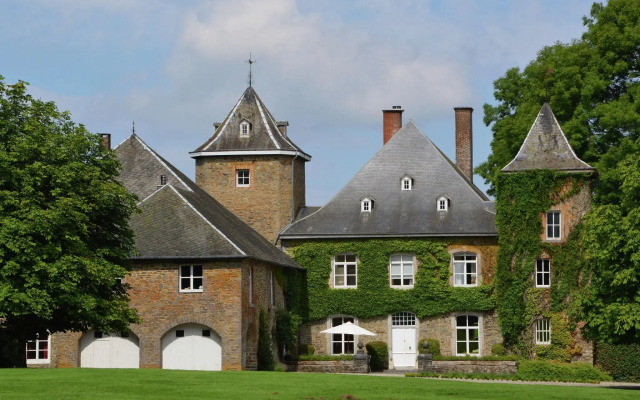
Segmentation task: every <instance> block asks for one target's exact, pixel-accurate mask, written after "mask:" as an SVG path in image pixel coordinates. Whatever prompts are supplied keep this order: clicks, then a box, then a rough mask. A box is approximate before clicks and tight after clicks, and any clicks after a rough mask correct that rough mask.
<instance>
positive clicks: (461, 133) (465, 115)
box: [454, 107, 473, 182]
mask: <svg viewBox="0 0 640 400" xmlns="http://www.w3.org/2000/svg"><path fill="white" fill-rule="evenodd" d="M454 111H455V114H456V165H458V168H460V170H461V171H462V172H463V173H464V174H465V175H466V176H467V178H469V180H470V181H471V182H473V127H472V123H471V114H472V113H473V108H471V107H455V108H454Z"/></svg>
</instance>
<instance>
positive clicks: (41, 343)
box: [24, 334, 51, 364]
mask: <svg viewBox="0 0 640 400" xmlns="http://www.w3.org/2000/svg"><path fill="white" fill-rule="evenodd" d="M30 344H34V345H35V348H34V349H29V345H30ZM43 347H44V348H43ZM24 350H25V357H26V358H27V364H49V363H50V362H51V335H50V334H47V338H46V339H40V338H39V335H38V334H36V338H35V339H34V340H27V343H26V344H25V349H24ZM40 352H45V354H46V357H40ZM29 353H32V354H35V358H29Z"/></svg>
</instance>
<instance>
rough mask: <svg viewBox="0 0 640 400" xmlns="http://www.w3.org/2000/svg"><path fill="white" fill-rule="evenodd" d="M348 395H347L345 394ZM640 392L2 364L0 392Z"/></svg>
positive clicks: (473, 395) (487, 395)
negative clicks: (56, 367) (3, 367)
mask: <svg viewBox="0 0 640 400" xmlns="http://www.w3.org/2000/svg"><path fill="white" fill-rule="evenodd" d="M349 395H350V396H352V397H349ZM453 397H455V398H458V399H474V400H477V399H517V400H525V399H536V400H540V399H581V400H586V399H608V400H610V399H612V398H615V399H616V400H618V399H632V398H633V399H638V398H640V393H639V392H637V391H633V390H620V389H607V388H594V387H567V386H546V385H513V384H498V383H472V382H455V381H441V380H431V379H421V378H404V377H376V376H366V375H333V374H312V373H283V372H201V371H168V370H100V369H4V370H0V399H2V400H8V399H30V400H31V399H47V400H54V399H243V400H246V399H307V400H311V399H315V400H319V399H324V400H333V399H340V400H342V399H363V400H365V399H366V400H370V399H385V400H386V399H396V400H399V399H445V398H446V399H451V398H453Z"/></svg>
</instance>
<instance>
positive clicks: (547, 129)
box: [502, 103, 595, 172]
mask: <svg viewBox="0 0 640 400" xmlns="http://www.w3.org/2000/svg"><path fill="white" fill-rule="evenodd" d="M533 169H557V170H561V171H575V172H591V171H595V168H593V167H591V166H590V165H589V164H587V163H585V162H584V161H582V160H581V159H579V158H578V157H577V156H576V153H574V152H573V149H572V148H571V145H569V142H568V141H567V138H566V136H565V135H564V133H563V132H562V128H560V124H558V121H557V120H556V117H555V115H553V111H551V107H549V104H547V103H544V105H543V106H542V108H541V109H540V112H539V113H538V116H537V117H536V120H535V121H534V123H533V126H531V129H530V130H529V133H528V134H527V137H526V138H525V139H524V142H523V143H522V146H521V147H520V150H519V151H518V154H517V155H516V157H515V158H514V159H513V160H512V161H511V162H510V163H509V164H507V166H506V167H504V168H503V169H502V171H504V172H516V171H526V170H533Z"/></svg>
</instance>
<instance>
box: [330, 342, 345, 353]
mask: <svg viewBox="0 0 640 400" xmlns="http://www.w3.org/2000/svg"><path fill="white" fill-rule="evenodd" d="M331 350H332V353H333V354H341V353H342V341H339V342H334V343H333V348H332V349H331Z"/></svg>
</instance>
